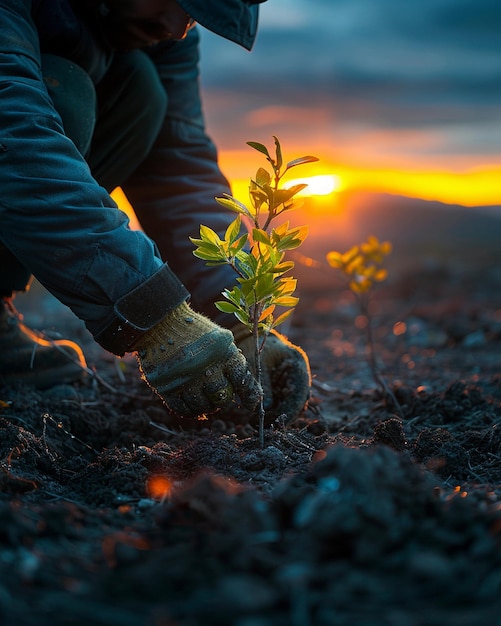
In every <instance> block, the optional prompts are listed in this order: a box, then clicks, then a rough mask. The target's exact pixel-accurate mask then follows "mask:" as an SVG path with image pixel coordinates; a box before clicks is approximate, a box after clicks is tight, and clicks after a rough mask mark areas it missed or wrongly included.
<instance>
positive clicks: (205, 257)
mask: <svg viewBox="0 0 501 626" xmlns="http://www.w3.org/2000/svg"><path fill="white" fill-rule="evenodd" d="M193 255H194V256H196V257H197V258H198V259H202V261H211V262H215V263H217V264H218V265H219V264H220V263H226V258H225V257H221V256H217V255H216V254H214V253H210V252H206V251H205V250H203V249H202V248H197V249H196V250H193Z"/></svg>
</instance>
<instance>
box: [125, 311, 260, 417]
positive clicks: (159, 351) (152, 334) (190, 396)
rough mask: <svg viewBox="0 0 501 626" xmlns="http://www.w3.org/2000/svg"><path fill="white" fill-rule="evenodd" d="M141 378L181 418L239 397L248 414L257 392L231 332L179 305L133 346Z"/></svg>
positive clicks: (220, 405)
mask: <svg viewBox="0 0 501 626" xmlns="http://www.w3.org/2000/svg"><path fill="white" fill-rule="evenodd" d="M134 350H137V359H138V363H139V369H140V371H141V374H142V376H143V378H144V379H145V380H146V382H147V383H148V385H149V386H150V387H151V388H152V390H153V391H154V392H155V393H157V394H158V395H159V396H160V397H161V398H162V400H163V401H164V402H165V404H166V405H167V406H168V407H169V409H171V411H173V412H174V413H176V414H178V415H179V416H182V417H201V416H203V415H205V414H210V413H214V412H215V411H217V410H218V409H221V408H223V407H227V406H228V405H229V404H230V403H231V402H232V401H233V398H234V395H235V394H236V395H238V397H239V398H240V401H241V403H242V405H243V406H244V407H245V408H247V409H248V410H250V411H252V410H253V409H254V408H255V406H256V405H257V403H258V401H259V399H260V396H261V389H260V386H259V385H258V383H257V382H256V380H255V378H254V376H253V375H252V373H251V372H250V370H249V367H248V365H247V362H246V360H245V357H244V356H243V354H242V353H241V352H240V350H238V348H237V347H236V346H235V344H234V341H233V335H232V333H231V331H229V330H226V329H224V328H221V327H220V326H217V325H216V324H214V323H213V322H211V321H210V320H209V319H208V318H206V317H204V316H203V315H200V314H199V313H195V311H193V309H191V308H190V306H189V305H188V304H187V303H186V302H183V303H182V304H180V305H179V306H178V307H177V308H175V309H173V310H172V311H170V312H169V313H168V314H167V315H166V316H165V317H164V318H163V320H162V321H161V322H159V323H158V324H157V325H156V326H154V327H153V328H152V329H151V330H148V331H147V332H146V333H145V334H144V335H143V336H142V337H141V338H140V339H139V340H138V341H137V343H136V344H135V345H134Z"/></svg>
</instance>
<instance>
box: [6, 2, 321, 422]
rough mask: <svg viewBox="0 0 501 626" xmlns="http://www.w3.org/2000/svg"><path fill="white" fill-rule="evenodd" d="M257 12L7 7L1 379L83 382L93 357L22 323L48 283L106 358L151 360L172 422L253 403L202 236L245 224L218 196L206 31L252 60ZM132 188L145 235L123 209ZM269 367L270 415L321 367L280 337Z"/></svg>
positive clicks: (214, 7) (147, 371) (252, 387)
mask: <svg viewBox="0 0 501 626" xmlns="http://www.w3.org/2000/svg"><path fill="white" fill-rule="evenodd" d="M260 1H263V0H257V1H256V0H212V1H211V2H210V3H209V2H207V1H206V0H177V1H176V0H105V1H104V2H103V1H102V0H97V1H96V0H0V23H1V24H2V26H1V28H0V188H1V189H2V197H1V199H0V247H1V249H0V298H1V299H0V302H1V304H0V376H2V377H3V378H4V379H6V380H24V381H25V382H30V383H32V384H35V385H37V386H40V387H43V386H46V387H47V386H50V385H53V384H55V383H57V382H61V381H63V380H71V379H73V378H74V376H75V375H77V373H79V372H80V371H81V368H78V367H77V366H76V365H75V363H74V361H75V360H76V357H77V356H78V355H77V348H78V346H74V347H73V348H71V345H69V343H68V342H66V345H65V346H61V345H57V344H58V342H57V341H56V342H49V341H46V342H45V344H44V345H41V344H42V343H44V342H42V341H38V342H37V337H36V335H33V333H30V331H29V329H27V328H26V327H25V326H24V325H23V324H22V323H21V322H20V321H19V316H18V315H16V312H15V309H14V306H13V304H12V299H13V297H14V295H15V294H16V293H17V292H22V291H25V290H26V289H27V285H28V282H29V277H30V276H31V275H33V276H35V277H36V279H37V280H38V281H39V282H40V283H41V284H42V285H43V286H44V287H45V288H46V289H47V290H48V291H49V292H50V293H52V294H53V295H54V296H55V297H56V298H57V299H58V300H59V301H60V302H62V303H63V304H65V305H66V306H68V307H69V308H70V309H71V310H72V311H73V312H74V313H75V315H76V316H77V317H78V318H80V319H81V320H83V321H84V323H85V325H86V327H87V329H88V330H89V331H90V333H91V334H92V335H93V337H94V339H95V340H96V341H97V342H98V343H99V344H100V345H101V346H103V347H104V348H105V349H106V350H108V351H109V352H112V353H114V354H116V355H118V356H123V355H124V354H125V353H128V352H133V353H136V355H137V359H138V363H139V369H140V371H141V373H142V375H143V377H144V378H145V380H146V382H147V383H148V384H149V385H150V386H151V388H152V389H153V390H154V391H155V392H156V393H157V394H158V395H159V396H160V397H161V398H162V400H163V401H164V402H165V404H166V405H167V406H168V407H169V409H170V410H171V411H173V412H174V413H176V414H178V415H181V416H190V417H196V416H200V415H205V414H208V413H212V412H215V411H218V410H220V409H222V408H224V407H227V406H228V405H229V404H230V403H232V402H234V401H235V399H239V400H240V402H241V404H242V406H244V407H246V408H248V409H250V410H252V408H253V407H254V406H255V405H256V403H257V401H258V399H259V397H260V394H261V393H262V389H261V388H259V385H258V384H257V383H256V381H255V378H254V376H252V374H251V371H250V365H249V363H250V362H251V361H252V354H253V352H252V350H253V349H252V348H251V341H250V339H251V338H250V337H249V335H248V333H245V332H244V333H242V329H240V330H239V332H238V333H237V334H238V338H237V336H236V335H234V334H233V333H232V332H231V330H230V329H229V328H228V327H230V328H231V325H232V324H233V323H234V322H235V320H234V319H233V320H232V319H231V318H230V316H227V315H224V316H223V314H220V313H218V311H217V310H216V308H215V307H214V304H213V303H214V301H215V299H216V298H217V297H218V296H219V294H220V292H221V291H222V290H223V288H224V287H226V286H228V285H231V284H233V282H234V276H233V274H232V272H231V270H230V268H227V267H225V266H222V267H219V268H206V267H205V266H204V264H203V263H201V262H200V261H199V260H197V259H196V258H195V257H194V256H193V254H192V252H193V246H192V244H191V242H190V241H189V237H190V236H195V235H197V233H198V229H199V226H200V224H201V223H203V224H206V225H207V226H210V227H211V228H213V229H214V230H216V231H218V232H224V230H225V229H226V227H227V225H228V223H229V222H230V221H231V219H232V216H228V215H227V214H226V212H225V211H224V210H222V209H221V207H219V205H218V203H216V202H215V200H214V198H215V197H216V196H221V195H222V194H224V193H228V192H229V185H228V181H227V180H226V178H225V177H224V176H223V174H222V173H221V171H220V169H219V167H218V162H217V152H216V149H215V147H214V145H213V143H212V141H211V140H210V138H209V137H208V136H207V134H206V131H205V128H204V119H203V112H202V106H201V98H200V93H199V91H200V90H199V78H198V60H199V49H198V43H199V34H198V30H197V28H194V26H195V24H196V23H198V24H200V25H201V26H203V27H205V28H207V29H209V30H211V31H213V32H215V33H216V34H218V35H220V36H222V37H224V38H226V39H228V40H230V41H233V42H235V43H236V44H238V45H241V46H243V47H244V48H246V49H248V50H251V49H252V46H253V43H254V40H255V36H256V30H257V22H258V9H259V7H258V4H259V3H260ZM119 186H120V187H121V188H122V189H123V190H124V192H125V194H126V196H127V197H128V199H129V200H130V202H131V204H132V206H133V207H134V210H135V213H136V215H137V217H138V219H139V221H140V223H141V227H142V230H131V229H130V228H129V223H128V218H127V216H126V215H125V214H124V213H123V212H122V211H120V210H119V209H118V207H117V205H116V204H115V202H114V201H113V199H112V198H111V197H110V193H111V192H112V191H113V190H114V189H115V188H117V187H119ZM237 341H238V347H237V345H236V343H235V342H237ZM65 350H66V354H64V351H65ZM68 351H69V352H70V354H69V356H72V357H74V358H73V359H67V358H66V357H67V356H68ZM245 355H247V357H248V358H246V357H245ZM80 360H81V357H80ZM262 362H263V368H264V374H265V375H264V378H263V380H264V381H265V382H266V384H267V387H268V388H267V389H265V392H267V393H265V402H267V403H268V408H269V409H270V410H272V411H273V412H274V413H275V414H277V415H278V414H284V413H285V414H286V416H287V417H288V418H293V417H295V416H296V415H297V414H299V413H300V411H301V410H302V409H303V407H304V406H305V403H306V402H307V399H308V395H309V386H310V371H309V365H308V359H307V356H306V355H305V353H304V352H303V351H302V350H301V349H300V348H299V347H297V346H294V345H293V344H291V343H290V342H289V341H288V340H287V339H286V338H285V337H284V336H282V335H279V334H278V333H275V334H273V335H272V336H270V337H268V339H267V341H266V344H265V348H264V351H263V357H262ZM266 397H268V400H266Z"/></svg>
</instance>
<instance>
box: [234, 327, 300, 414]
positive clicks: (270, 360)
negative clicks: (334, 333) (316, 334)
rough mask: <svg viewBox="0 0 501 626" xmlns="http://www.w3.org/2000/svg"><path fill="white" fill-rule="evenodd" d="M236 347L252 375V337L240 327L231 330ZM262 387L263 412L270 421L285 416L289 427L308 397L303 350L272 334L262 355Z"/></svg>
mask: <svg viewBox="0 0 501 626" xmlns="http://www.w3.org/2000/svg"><path fill="white" fill-rule="evenodd" d="M232 331H233V335H234V337H235V343H236V344H237V346H238V347H239V348H240V350H242V352H243V354H244V356H245V358H246V359H247V361H248V362H249V364H250V366H251V369H252V371H253V372H254V373H255V371H256V368H255V348H254V337H253V336H252V335H251V333H250V331H249V330H248V329H247V328H246V327H245V326H244V325H243V324H239V325H237V326H235V327H234V328H233V329H232ZM261 369H262V371H261V383H262V386H263V393H264V409H265V411H266V413H267V415H269V416H271V417H272V418H275V419H276V418H277V417H279V416H282V415H285V418H284V419H285V422H286V423H290V422H291V421H293V420H294V419H296V418H297V417H299V415H300V413H301V411H302V410H303V409H304V408H305V406H306V403H307V402H308V399H309V397H310V387H311V372H310V364H309V361H308V357H307V356H306V353H305V352H304V350H302V349H301V348H300V347H299V346H295V345H294V344H293V343H291V342H290V341H289V340H288V339H287V337H285V336H284V335H281V334H280V333H278V332H277V331H275V330H272V331H271V332H270V334H269V335H268V337H267V338H266V342H265V344H264V347H263V351H262V352H261Z"/></svg>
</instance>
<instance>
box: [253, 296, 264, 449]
mask: <svg viewBox="0 0 501 626" xmlns="http://www.w3.org/2000/svg"><path fill="white" fill-rule="evenodd" d="M252 335H253V337H254V362H255V366H256V380H257V382H258V383H259V385H260V386H262V366H261V349H260V346H259V307H258V305H257V304H255V305H254V320H253V329H252ZM258 413H259V445H260V446H261V448H264V418H265V413H264V398H263V394H262V393H261V395H260V397H259V404H258Z"/></svg>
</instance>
